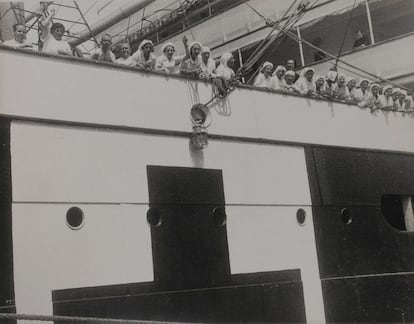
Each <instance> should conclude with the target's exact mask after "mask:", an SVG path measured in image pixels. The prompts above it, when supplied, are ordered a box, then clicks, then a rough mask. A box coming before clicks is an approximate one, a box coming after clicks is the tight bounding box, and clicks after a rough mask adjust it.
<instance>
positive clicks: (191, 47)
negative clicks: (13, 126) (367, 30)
mask: <svg viewBox="0 0 414 324" xmlns="http://www.w3.org/2000/svg"><path fill="white" fill-rule="evenodd" d="M53 16H54V12H52V14H51V15H49V16H48V17H42V19H41V20H40V30H41V33H40V44H39V51H42V52H45V53H50V54H58V55H77V56H83V55H82V53H81V52H80V51H79V50H78V49H77V48H71V46H70V45H69V43H68V42H67V41H65V40H63V39H62V38H63V35H64V33H65V27H64V26H63V25H62V24H61V23H56V22H55V23H52V18H53ZM13 31H14V39H12V40H8V41H6V42H4V45H7V46H12V47H15V48H25V49H33V46H32V44H31V43H29V42H28V41H27V40H26V27H25V25H23V24H19V23H18V24H15V25H14V26H13ZM182 42H183V49H184V53H183V54H181V55H177V54H176V51H177V49H176V46H175V44H173V43H166V44H165V45H164V46H163V47H162V49H161V52H162V54H161V55H160V56H158V57H156V56H155V55H154V45H153V43H152V41H151V40H143V41H142V42H141V43H140V44H139V46H138V50H137V51H135V52H134V53H131V47H130V44H129V43H127V42H125V43H123V44H121V45H120V55H119V57H118V58H116V56H115V54H114V53H113V51H112V37H111V35H109V34H105V35H103V36H102V38H101V43H100V47H98V48H97V49H96V50H94V51H93V52H92V53H91V54H90V56H89V58H90V59H92V60H96V61H103V62H111V63H114V64H120V65H126V66H131V67H136V68H139V69H143V70H147V71H149V70H154V71H162V72H164V73H167V74H182V75H186V76H191V77H196V78H201V79H211V78H215V77H219V78H222V79H224V80H233V81H238V79H237V77H236V74H235V72H234V70H233V67H234V63H235V59H234V57H233V55H232V54H231V53H224V54H223V55H221V58H220V59H219V60H214V59H213V58H212V57H211V52H210V49H209V48H208V47H205V46H202V44H200V43H199V42H192V43H190V44H189V43H188V40H187V38H186V37H183V39H182ZM253 85H254V86H256V87H263V88H267V89H269V90H280V91H284V92H290V93H297V94H301V95H304V96H312V97H319V98H329V99H331V98H335V99H337V100H342V101H346V102H350V103H354V104H358V105H359V106H360V107H367V108H371V109H373V110H375V109H378V108H381V109H389V110H397V111H408V110H414V100H413V94H412V92H411V93H407V91H405V90H402V89H399V88H396V87H392V86H390V85H383V86H381V85H379V84H377V83H370V81H369V80H368V79H360V80H357V79H355V78H353V77H346V76H345V75H343V74H338V72H337V69H336V66H334V67H333V68H331V69H330V70H329V71H328V73H327V74H326V75H315V71H314V69H312V68H304V69H303V70H302V71H301V75H299V74H298V73H297V72H296V71H295V61H294V60H288V61H287V62H286V65H285V66H282V65H278V66H277V67H276V68H275V69H274V67H273V64H272V63H270V62H265V63H264V64H263V65H262V66H261V68H260V69H259V73H258V75H257V76H256V78H255V80H254V83H253Z"/></svg>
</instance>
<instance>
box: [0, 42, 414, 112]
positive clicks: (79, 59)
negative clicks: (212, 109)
mask: <svg viewBox="0 0 414 324" xmlns="http://www.w3.org/2000/svg"><path fill="white" fill-rule="evenodd" d="M0 49H7V50H8V51H13V52H17V53H24V54H27V55H35V56H46V57H50V58H54V59H59V60H65V61H72V62H79V63H87V64H94V65H100V66H104V67H107V68H112V69H113V68H115V69H118V70H129V71H136V72H138V73H145V74H153V75H162V76H165V77H168V78H173V79H187V80H193V81H198V82H205V83H210V84H213V86H214V82H212V80H211V79H203V78H195V77H191V76H187V75H181V74H175V73H172V74H167V73H165V72H163V71H153V70H143V69H142V68H137V67H130V66H126V65H122V64H118V63H111V62H102V61H97V60H91V59H89V58H84V57H75V56H62V55H57V54H49V53H43V52H37V51H33V50H27V49H18V48H12V47H10V46H5V45H2V44H0ZM233 85H234V87H236V88H246V89H254V90H258V91H265V92H271V93H279V94H283V95H290V96H296V97H303V98H307V99H309V98H311V99H315V100H322V101H329V102H337V103H343V104H346V105H353V106H357V107H359V108H362V109H366V108H370V109H371V112H375V111H377V110H384V111H394V112H398V113H401V114H402V115H406V114H407V115H414V104H413V103H411V107H410V109H403V108H402V109H395V108H394V107H379V106H375V107H367V106H362V105H359V104H358V103H357V102H355V101H354V100H348V99H339V98H337V97H335V96H331V95H326V94H324V95H318V94H313V95H310V96H309V95H302V94H300V93H296V92H290V91H284V90H278V89H270V88H264V87H256V86H253V85H249V84H243V83H235V84H233Z"/></svg>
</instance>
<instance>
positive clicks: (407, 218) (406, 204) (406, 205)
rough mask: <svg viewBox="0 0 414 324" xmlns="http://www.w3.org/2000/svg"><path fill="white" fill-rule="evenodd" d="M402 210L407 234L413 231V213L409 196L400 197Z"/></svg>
mask: <svg viewBox="0 0 414 324" xmlns="http://www.w3.org/2000/svg"><path fill="white" fill-rule="evenodd" d="M401 201H402V210H403V213H404V222H405V228H406V229H407V231H409V232H413V231H414V211H413V204H412V200H411V196H406V197H402V199H401Z"/></svg>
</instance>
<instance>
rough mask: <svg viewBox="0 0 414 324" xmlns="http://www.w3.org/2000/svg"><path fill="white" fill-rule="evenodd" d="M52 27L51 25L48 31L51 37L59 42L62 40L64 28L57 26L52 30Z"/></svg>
mask: <svg viewBox="0 0 414 324" xmlns="http://www.w3.org/2000/svg"><path fill="white" fill-rule="evenodd" d="M53 27H54V26H53V25H52V28H51V30H50V32H51V34H52V35H53V37H54V38H55V39H56V40H57V41H60V40H62V37H63V34H64V33H65V27H63V26H61V25H60V24H59V25H55V28H53Z"/></svg>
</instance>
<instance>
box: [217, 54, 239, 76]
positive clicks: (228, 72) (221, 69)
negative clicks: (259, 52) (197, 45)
mask: <svg viewBox="0 0 414 324" xmlns="http://www.w3.org/2000/svg"><path fill="white" fill-rule="evenodd" d="M233 66H234V57H233V54H231V53H224V54H223V55H222V56H221V58H220V65H219V66H218V67H217V69H216V76H218V77H222V78H223V79H224V80H231V79H232V78H233V77H234V76H235V73H234V71H233V69H232V67H233Z"/></svg>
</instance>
